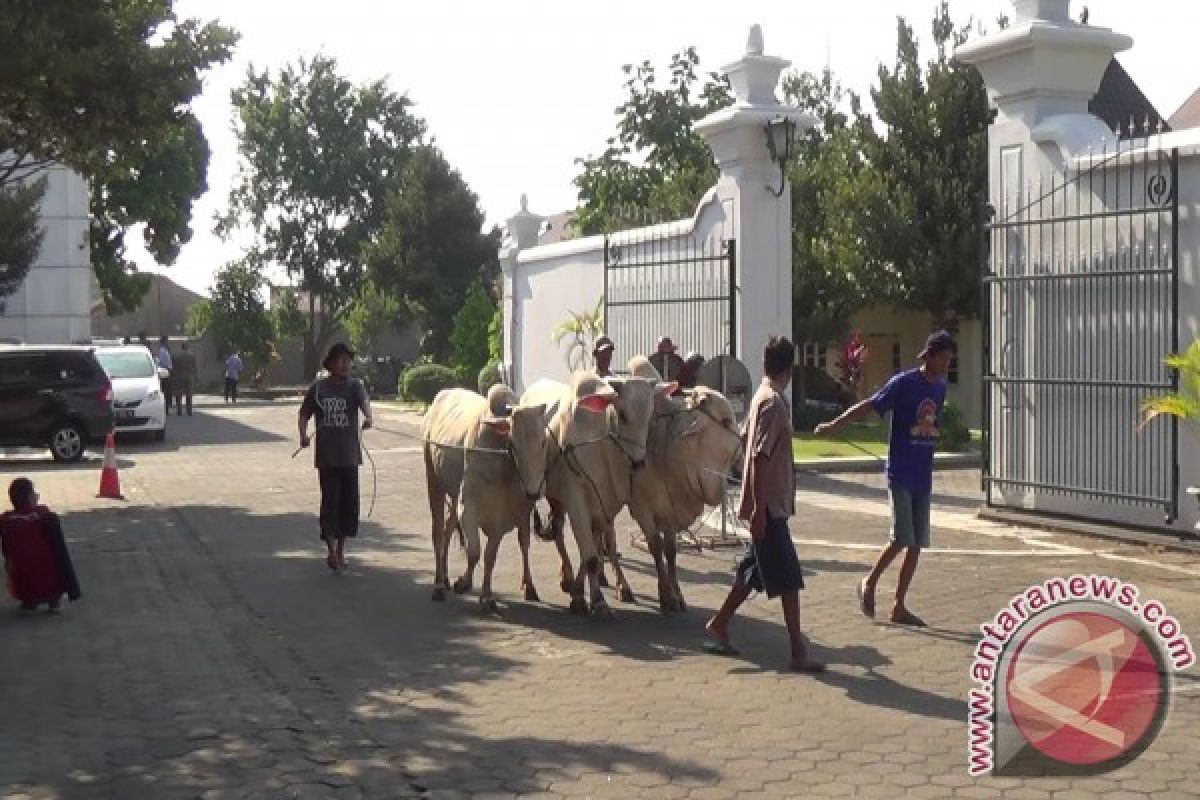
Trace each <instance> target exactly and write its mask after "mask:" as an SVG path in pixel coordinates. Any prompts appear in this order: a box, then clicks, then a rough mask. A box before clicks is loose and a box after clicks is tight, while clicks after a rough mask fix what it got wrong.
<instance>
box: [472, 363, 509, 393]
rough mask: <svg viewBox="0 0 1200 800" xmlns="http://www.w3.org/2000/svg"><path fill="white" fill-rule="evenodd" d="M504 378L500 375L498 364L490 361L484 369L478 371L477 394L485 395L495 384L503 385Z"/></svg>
mask: <svg viewBox="0 0 1200 800" xmlns="http://www.w3.org/2000/svg"><path fill="white" fill-rule="evenodd" d="M503 382H504V376H503V375H501V374H500V362H499V361H492V362H490V363H488V365H487V366H486V367H484V368H483V369H481V370H479V381H478V383H479V393H480V394H482V395H486V394H487V393H488V389H491V388H492V387H493V386H495V385H496V384H497V383H503Z"/></svg>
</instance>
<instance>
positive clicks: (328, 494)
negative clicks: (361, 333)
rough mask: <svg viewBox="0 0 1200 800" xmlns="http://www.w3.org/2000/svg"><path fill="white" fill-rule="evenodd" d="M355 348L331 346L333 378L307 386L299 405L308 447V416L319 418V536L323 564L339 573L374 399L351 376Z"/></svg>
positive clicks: (328, 364) (328, 360)
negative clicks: (323, 551)
mask: <svg viewBox="0 0 1200 800" xmlns="http://www.w3.org/2000/svg"><path fill="white" fill-rule="evenodd" d="M353 364H354V351H353V350H351V349H350V348H349V347H348V346H347V345H345V344H344V343H342V342H338V343H337V344H335V345H333V347H331V348H329V354H328V355H327V356H325V360H324V361H323V362H322V365H323V366H324V367H325V369H326V370H328V371H329V377H327V378H320V379H318V380H317V381H315V382H314V383H313V385H312V386H310V387H308V392H307V393H306V394H305V395H304V401H303V402H302V403H301V404H300V446H301V447H308V445H309V438H308V421H309V419H310V418H312V417H313V415H316V417H317V446H316V452H315V453H314V455H313V463H314V464H315V466H316V468H317V480H318V481H319V483H320V486H321V516H320V519H321V538H322V539H323V540H324V541H325V546H326V548H327V549H328V551H329V553H328V555H327V556H326V558H325V563H326V564H327V565H328V566H329V568H330V569H331V570H333V571H334V572H337V571H338V570H340V569H342V568H343V567H345V566H346V539H347V538H349V537H351V536H356V535H357V534H358V468H359V467H360V466H361V465H362V445H361V441H360V438H359V437H360V434H359V427H358V413H359V411H361V412H362V415H363V421H362V430H364V431H365V430H367V429H368V428H370V427H371V424H372V417H371V404H370V402H369V401H368V400H367V390H366V388H365V387H364V386H363V384H362V381H360V380H358V379H357V378H353V377H351V375H350V369H351V367H352V366H353Z"/></svg>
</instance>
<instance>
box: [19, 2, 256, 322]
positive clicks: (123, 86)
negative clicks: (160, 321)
mask: <svg viewBox="0 0 1200 800" xmlns="http://www.w3.org/2000/svg"><path fill="white" fill-rule="evenodd" d="M173 5H174V2H173V0H107V1H106V2H95V1H94V0H8V2H6V3H5V4H4V10H3V13H0V75H3V76H4V79H3V80H2V81H0V153H7V155H6V157H5V159H4V161H3V163H2V164H0V188H4V187H11V186H12V185H13V184H18V183H24V182H27V181H28V180H29V179H30V178H32V177H34V176H36V175H37V174H38V172H40V171H41V170H44V169H45V168H46V167H48V166H49V165H50V164H51V163H55V162H57V163H61V164H64V165H66V166H69V167H71V168H72V169H74V170H76V171H78V172H80V173H81V174H83V175H84V176H85V177H86V178H88V179H89V180H90V182H91V186H92V201H91V211H92V214H93V229H92V240H93V245H92V259H93V267H94V269H95V272H96V277H97V280H98V281H99V283H100V286H101V288H102V289H103V290H104V292H105V300H106V301H107V303H108V305H109V309H110V310H112V311H119V310H126V309H130V308H133V307H135V306H136V305H137V304H138V303H140V301H141V298H142V296H143V294H144V292H145V289H146V287H147V286H148V284H149V281H148V280H145V279H141V278H140V277H139V276H136V275H134V274H133V273H134V266H133V264H132V263H131V262H129V261H128V260H127V259H125V258H124V232H125V231H126V230H127V229H128V228H129V227H131V226H133V225H136V224H139V223H145V224H146V226H147V229H146V230H147V232H146V245H147V247H148V249H149V250H150V252H151V253H152V254H153V255H154V257H155V258H156V259H157V260H158V261H159V262H160V263H163V264H170V263H172V262H173V261H174V259H175V257H176V256H177V255H178V252H179V247H180V246H181V245H182V244H183V243H185V242H186V241H187V240H188V238H189V237H190V236H191V231H190V229H189V227H188V224H189V219H190V216H191V204H192V201H193V200H194V199H195V198H197V197H199V196H200V195H201V194H203V192H204V191H205V188H206V187H205V183H204V174H205V171H206V169H207V165H208V146H207V143H206V142H205V139H204V136H203V133H202V132H201V130H200V127H199V124H198V123H197V121H196V120H195V118H194V117H193V116H192V115H191V114H190V112H189V111H188V110H187V109H188V106H189V104H190V103H191V101H192V99H193V98H195V96H196V95H198V94H199V93H200V91H201V89H202V77H203V73H204V72H205V71H206V70H207V69H209V68H210V67H211V66H213V65H215V64H219V63H222V62H224V61H226V60H227V59H228V58H229V57H230V55H231V53H232V49H233V46H234V44H235V43H236V40H237V35H236V34H235V33H234V32H233V31H232V30H230V29H228V28H225V27H222V26H221V25H218V24H216V23H212V22H210V23H202V22H200V21H198V20H195V19H179V18H178V17H177V16H176V14H175V13H174V10H173Z"/></svg>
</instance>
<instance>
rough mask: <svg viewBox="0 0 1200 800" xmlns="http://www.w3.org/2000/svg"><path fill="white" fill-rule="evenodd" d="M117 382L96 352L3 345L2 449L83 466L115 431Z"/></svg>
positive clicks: (0, 354)
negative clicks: (46, 453)
mask: <svg viewBox="0 0 1200 800" xmlns="http://www.w3.org/2000/svg"><path fill="white" fill-rule="evenodd" d="M112 403H113V392H112V383H111V382H110V381H109V379H108V375H106V374H105V372H104V368H103V367H101V366H100V362H99V361H98V360H97V359H96V354H95V352H94V350H93V349H92V348H90V347H65V346H63V347H58V346H45V347H42V346H25V347H6V346H0V447H48V448H50V452H51V453H52V454H53V455H54V460H55V461H68V462H69V461H78V460H79V459H80V458H82V457H83V452H84V450H85V449H86V447H87V445H88V444H89V443H99V442H102V441H103V440H104V437H105V436H106V435H107V434H108V433H109V432H110V431H112V429H113V405H112Z"/></svg>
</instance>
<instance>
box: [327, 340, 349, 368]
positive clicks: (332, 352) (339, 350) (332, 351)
mask: <svg viewBox="0 0 1200 800" xmlns="http://www.w3.org/2000/svg"><path fill="white" fill-rule="evenodd" d="M338 356H350V357H351V358H354V351H353V350H351V349H350V345H348V344H346V343H345V342H337V343H336V344H334V345H333V347H331V348H329V353H328V354H327V355H326V356H325V360H324V361H322V362H321V366H323V367H324V368H325V369H330V366H329V362H330V361H333V360H334V359H335V358H337V357H338Z"/></svg>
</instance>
